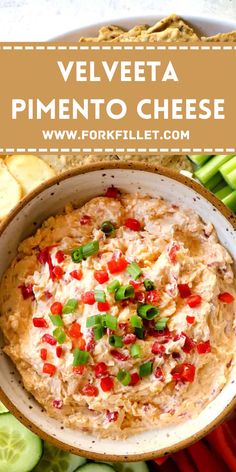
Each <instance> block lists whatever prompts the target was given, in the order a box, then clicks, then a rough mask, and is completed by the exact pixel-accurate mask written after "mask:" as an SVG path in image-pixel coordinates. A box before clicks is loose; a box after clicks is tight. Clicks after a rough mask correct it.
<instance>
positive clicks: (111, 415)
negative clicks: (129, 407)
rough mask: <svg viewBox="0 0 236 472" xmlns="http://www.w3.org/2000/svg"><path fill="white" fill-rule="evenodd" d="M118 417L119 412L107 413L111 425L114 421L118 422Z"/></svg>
mask: <svg viewBox="0 0 236 472" xmlns="http://www.w3.org/2000/svg"><path fill="white" fill-rule="evenodd" d="M118 416H119V413H118V411H107V412H106V417H107V419H108V421H109V423H111V422H112V421H117V420H118Z"/></svg>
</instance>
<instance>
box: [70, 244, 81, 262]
mask: <svg viewBox="0 0 236 472" xmlns="http://www.w3.org/2000/svg"><path fill="white" fill-rule="evenodd" d="M71 259H72V261H73V262H82V260H83V253H82V248H81V247H77V248H75V249H73V251H72V252H71Z"/></svg>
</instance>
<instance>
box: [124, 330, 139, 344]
mask: <svg viewBox="0 0 236 472" xmlns="http://www.w3.org/2000/svg"><path fill="white" fill-rule="evenodd" d="M136 339H137V338H136V335H135V334H133V333H127V334H125V336H124V337H123V343H124V344H134V343H135V341H136Z"/></svg>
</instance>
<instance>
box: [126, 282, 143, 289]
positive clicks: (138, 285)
mask: <svg viewBox="0 0 236 472" xmlns="http://www.w3.org/2000/svg"><path fill="white" fill-rule="evenodd" d="M129 284H130V285H132V286H133V287H134V290H138V289H139V288H140V287H141V285H142V283H141V282H135V281H134V280H129Z"/></svg>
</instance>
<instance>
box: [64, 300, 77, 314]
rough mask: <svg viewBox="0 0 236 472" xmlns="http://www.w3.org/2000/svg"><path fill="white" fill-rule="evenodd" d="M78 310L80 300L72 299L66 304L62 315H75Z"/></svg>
mask: <svg viewBox="0 0 236 472" xmlns="http://www.w3.org/2000/svg"><path fill="white" fill-rule="evenodd" d="M77 308H78V300H76V299H75V298H70V299H69V300H68V301H67V302H66V304H65V305H64V306H63V309H62V313H63V314H64V315H68V314H69V313H74V312H75V310H77Z"/></svg>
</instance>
